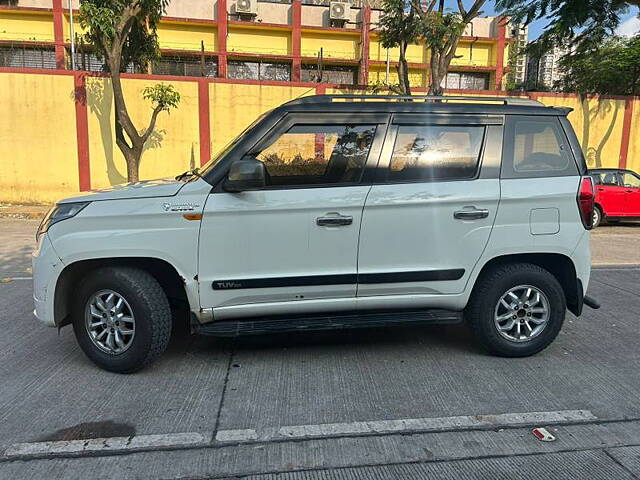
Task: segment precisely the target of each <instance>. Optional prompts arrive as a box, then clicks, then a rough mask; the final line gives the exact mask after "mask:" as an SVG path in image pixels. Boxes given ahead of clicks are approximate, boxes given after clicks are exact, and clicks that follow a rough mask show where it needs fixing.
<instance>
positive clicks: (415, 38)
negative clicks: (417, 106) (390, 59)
mask: <svg viewBox="0 0 640 480" xmlns="http://www.w3.org/2000/svg"><path fill="white" fill-rule="evenodd" d="M485 1H486V0H474V1H473V3H472V5H471V7H470V8H469V9H466V8H465V6H464V4H463V1H462V0H457V6H458V10H457V11H451V12H450V11H445V1H444V0H382V8H383V13H382V15H381V18H380V39H381V42H382V46H383V47H385V48H393V47H399V50H400V54H399V58H398V77H399V80H400V85H398V86H393V85H390V86H389V88H391V90H393V91H395V92H396V93H400V94H410V86H409V69H408V65H407V60H406V57H405V53H406V49H407V46H408V45H409V44H412V43H420V42H424V43H425V44H426V45H427V47H428V48H429V50H430V51H431V56H430V73H431V75H430V85H429V92H430V93H432V94H435V95H440V94H442V87H441V82H442V79H443V78H445V77H446V75H447V71H448V69H449V65H450V64H451V60H452V59H453V58H454V57H455V52H456V48H457V46H458V42H459V40H460V37H461V36H462V34H463V33H464V29H465V27H466V25H467V24H468V23H469V22H471V21H472V20H473V19H474V18H475V17H477V16H478V15H480V14H481V13H482V12H481V11H480V8H481V7H482V5H484V3H485Z"/></svg>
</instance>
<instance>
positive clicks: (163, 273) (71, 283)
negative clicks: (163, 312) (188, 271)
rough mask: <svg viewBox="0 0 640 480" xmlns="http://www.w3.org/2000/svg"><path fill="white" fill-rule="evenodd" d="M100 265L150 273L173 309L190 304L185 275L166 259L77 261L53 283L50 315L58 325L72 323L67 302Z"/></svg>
mask: <svg viewBox="0 0 640 480" xmlns="http://www.w3.org/2000/svg"><path fill="white" fill-rule="evenodd" d="M103 267H129V268H131V267H133V268H140V269H141V270H144V271H146V272H148V273H149V274H151V275H152V276H153V277H154V278H155V279H156V280H157V281H158V283H160V286H161V287H162V289H163V290H164V293H165V294H166V295H167V298H168V299H169V303H170V305H172V307H176V308H182V307H187V308H188V307H189V299H188V295H187V290H186V287H185V277H184V276H182V275H180V274H179V273H178V271H177V270H176V268H175V267H174V266H173V265H171V264H170V263H169V262H167V261H166V260H162V259H160V258H155V257H117V258H96V259H87V260H78V261H76V262H74V263H71V264H69V265H67V266H66V267H65V268H64V270H62V272H61V273H60V275H59V276H58V280H57V282H56V288H55V294H54V301H53V316H54V321H55V324H56V326H57V327H58V328H61V327H63V326H65V325H68V324H70V323H71V315H70V313H71V312H70V304H71V299H72V296H73V294H74V292H75V287H76V286H77V285H78V282H80V281H81V280H82V278H83V277H84V276H86V275H87V274H88V273H89V272H91V271H94V270H97V269H99V268H103Z"/></svg>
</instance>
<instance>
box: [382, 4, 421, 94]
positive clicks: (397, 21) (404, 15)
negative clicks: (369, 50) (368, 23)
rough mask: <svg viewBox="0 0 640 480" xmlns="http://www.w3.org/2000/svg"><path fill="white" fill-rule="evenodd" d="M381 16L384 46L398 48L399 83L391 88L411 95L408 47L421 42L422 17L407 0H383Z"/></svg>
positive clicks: (390, 86)
mask: <svg viewBox="0 0 640 480" xmlns="http://www.w3.org/2000/svg"><path fill="white" fill-rule="evenodd" d="M382 11H383V13H382V15H381V17H380V24H379V30H380V40H381V43H382V46H383V47H384V48H396V47H397V48H398V50H399V54H398V65H397V67H396V68H397V70H398V85H389V88H390V89H391V90H392V91H394V92H395V93H397V94H399V95H411V85H410V84H409V66H408V64H407V56H406V53H407V47H408V46H409V45H410V44H416V43H418V42H419V39H420V33H421V22H420V17H419V16H418V15H417V14H416V12H415V10H414V9H413V8H410V7H409V5H408V4H407V1H406V0H382Z"/></svg>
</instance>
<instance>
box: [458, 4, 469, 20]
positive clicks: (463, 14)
mask: <svg viewBox="0 0 640 480" xmlns="http://www.w3.org/2000/svg"><path fill="white" fill-rule="evenodd" d="M458 10H459V11H460V15H462V16H463V17H464V16H465V15H466V14H467V11H466V10H465V9H464V4H463V3H462V0H458Z"/></svg>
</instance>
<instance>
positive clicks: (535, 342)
mask: <svg viewBox="0 0 640 480" xmlns="http://www.w3.org/2000/svg"><path fill="white" fill-rule="evenodd" d="M566 308H567V307H566V299H565V295H564V291H563V289H562V286H561V285H560V283H559V282H558V280H557V279H556V278H555V277H554V276H553V275H552V274H551V273H550V272H549V271H547V270H545V269H544V268H542V267H539V266H538V265H533V264H530V263H515V264H506V265H500V266H498V267H494V268H493V269H491V270H490V271H489V272H486V273H485V274H484V275H482V276H481V277H480V278H479V279H478V283H477V285H476V288H475V289H474V291H473V294H472V296H471V299H470V301H469V304H468V305H467V309H466V311H465V314H466V317H467V319H468V320H469V322H470V324H471V326H472V328H473V330H474V333H475V336H476V338H477V339H478V340H479V342H480V343H481V344H482V346H483V347H484V348H485V349H486V350H488V351H489V352H490V353H492V354H495V355H500V356H506V357H525V356H528V355H533V354H535V353H538V352H539V351H541V350H543V349H544V348H546V347H547V346H549V344H550V343H551V342H553V340H554V339H555V338H556V336H557V335H558V333H559V332H560V329H561V328H562V324H563V322H564V317H565V314H566Z"/></svg>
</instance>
